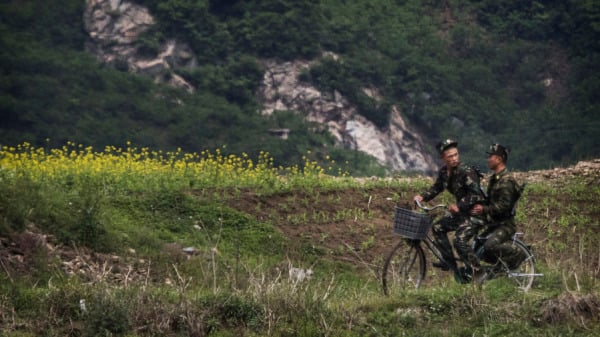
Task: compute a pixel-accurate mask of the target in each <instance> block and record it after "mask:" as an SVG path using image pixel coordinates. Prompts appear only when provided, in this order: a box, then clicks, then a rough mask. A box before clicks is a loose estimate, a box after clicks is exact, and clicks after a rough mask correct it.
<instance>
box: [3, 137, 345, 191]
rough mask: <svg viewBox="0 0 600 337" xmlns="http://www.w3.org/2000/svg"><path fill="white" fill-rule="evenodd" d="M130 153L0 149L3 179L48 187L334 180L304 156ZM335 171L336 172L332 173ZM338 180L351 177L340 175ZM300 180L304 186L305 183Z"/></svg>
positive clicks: (26, 147)
mask: <svg viewBox="0 0 600 337" xmlns="http://www.w3.org/2000/svg"><path fill="white" fill-rule="evenodd" d="M127 145H128V147H127V148H125V149H121V148H117V147H114V146H107V147H105V148H104V150H103V151H100V152H98V151H94V150H93V149H92V147H86V146H83V145H81V144H75V143H73V142H68V143H67V144H66V145H64V146H62V147H61V148H56V149H45V148H42V147H34V146H32V145H31V144H29V143H23V144H20V145H18V146H16V147H6V146H3V147H2V148H1V149H0V170H1V171H2V172H4V174H7V175H4V174H3V175H4V176H14V177H19V176H20V177H27V178H30V179H32V180H33V181H39V182H46V183H56V184H64V183H76V182H78V181H77V180H85V182H87V183H91V182H95V183H99V184H102V185H104V186H112V187H113V188H122V189H132V190H138V189H145V190H147V189H153V188H181V187H194V188H201V187H238V188H244V187H250V186H254V187H256V186H270V188H273V187H275V189H280V188H285V185H295V186H297V184H301V185H307V184H308V185H311V181H313V182H315V183H316V182H317V181H318V182H319V184H320V185H322V184H323V183H324V180H327V179H330V180H333V179H332V178H333V177H332V176H331V175H328V174H326V170H325V169H323V168H321V167H320V166H319V165H318V164H317V163H316V162H315V161H311V160H309V159H308V158H307V157H306V156H305V157H304V166H303V167H298V166H291V167H275V166H274V164H273V158H271V157H270V155H269V153H266V152H261V153H260V154H259V156H258V158H257V160H256V161H255V160H253V159H251V158H250V157H249V156H248V155H247V154H245V153H243V154H241V155H224V154H222V153H221V151H220V150H219V149H217V150H215V151H214V152H210V151H202V152H200V153H185V152H183V151H182V150H181V149H178V150H177V151H171V152H163V151H151V150H149V149H148V148H137V147H134V146H132V145H131V143H128V144H127ZM329 170H331V168H330V169H329ZM337 173H338V175H339V176H342V177H343V176H346V175H347V174H345V173H343V172H337ZM300 180H301V182H300Z"/></svg>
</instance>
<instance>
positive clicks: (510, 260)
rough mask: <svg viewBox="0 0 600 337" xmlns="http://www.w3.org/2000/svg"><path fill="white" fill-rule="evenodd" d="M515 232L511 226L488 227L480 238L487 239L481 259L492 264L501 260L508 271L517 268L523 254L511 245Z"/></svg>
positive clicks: (523, 256)
mask: <svg viewBox="0 0 600 337" xmlns="http://www.w3.org/2000/svg"><path fill="white" fill-rule="evenodd" d="M515 231H516V229H515V226H514V225H512V224H500V225H496V226H491V227H488V228H487V229H486V230H485V231H484V232H483V233H482V236H484V237H487V240H486V241H485V243H484V245H483V253H482V254H481V257H482V259H483V260H484V261H486V262H488V263H492V264H495V263H498V259H501V260H502V262H504V263H506V264H507V265H508V267H509V268H510V269H514V268H516V267H518V266H519V264H520V263H521V262H522V261H523V259H524V258H525V254H524V253H523V251H521V249H519V247H517V246H515V245H513V243H512V238H513V235H514V234H515Z"/></svg>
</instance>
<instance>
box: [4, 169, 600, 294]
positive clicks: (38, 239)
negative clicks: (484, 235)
mask: <svg viewBox="0 0 600 337" xmlns="http://www.w3.org/2000/svg"><path fill="white" fill-rule="evenodd" d="M514 174H515V175H517V177H518V178H519V179H520V180H522V181H527V182H540V181H549V182H551V183H553V184H556V185H557V186H561V185H562V184H565V183H566V182H568V181H569V179H584V181H585V182H586V183H588V184H590V185H592V184H594V185H598V184H600V159H596V160H592V161H582V162H579V163H577V165H574V166H572V167H567V168H556V169H551V170H538V171H530V172H514ZM395 193H397V191H395V190H393V189H392V188H385V187H382V188H372V189H367V188H356V189H346V190H342V191H321V192H319V193H316V194H317V195H318V198H319V200H318V206H315V204H314V203H315V202H316V200H314V199H311V200H309V198H314V194H315V193H314V192H311V195H310V196H309V195H302V194H301V193H294V194H292V193H282V194H278V195H270V196H261V195H257V194H255V193H252V192H246V193H242V195H240V197H239V198H236V200H234V201H232V202H231V204H230V206H231V207H234V208H236V209H238V210H239V211H242V212H245V213H248V214H250V215H252V216H255V217H256V218H257V219H258V220H259V221H261V220H265V219H271V220H272V215H273V214H272V213H273V212H276V213H277V218H278V219H281V220H280V221H279V222H278V223H274V225H275V226H276V227H277V228H278V229H279V230H281V232H282V234H283V235H284V236H285V237H286V238H288V242H289V246H290V247H289V251H290V252H297V253H296V254H298V256H290V258H292V259H294V260H296V261H302V260H303V256H302V255H301V254H302V253H301V252H303V251H306V249H313V250H318V251H319V252H318V253H319V254H322V255H324V256H327V258H331V259H334V260H339V261H342V262H347V263H351V264H352V265H355V266H357V267H360V268H361V269H363V270H366V271H367V272H368V273H371V274H372V275H373V276H377V275H378V270H379V268H380V266H379V265H380V263H381V261H382V259H383V257H384V256H385V255H386V254H387V253H388V252H389V250H390V248H391V246H392V245H393V244H395V243H396V242H397V240H398V237H397V236H396V235H395V234H393V231H392V224H391V222H392V212H393V206H394V205H393V203H392V202H391V201H390V198H391V197H393V196H394V194H395ZM410 197H412V196H408V195H407V196H402V198H405V199H406V200H410V199H409V198H410ZM290 199H293V200H298V202H295V203H290V201H289V200H290ZM306 200H308V201H306ZM340 200H342V204H343V209H340ZM280 205H285V206H286V207H280ZM315 208H318V209H316V210H315ZM340 212H353V214H352V215H351V216H349V214H348V213H346V214H344V215H343V216H338V214H340ZM301 214H310V215H312V216H316V221H317V223H316V224H314V225H304V224H303V225H295V224H293V223H292V222H291V221H290V219H291V218H293V217H295V216H296V217H297V216H299V215H301ZM319 217H322V219H321V220H319ZM164 252H165V254H167V255H168V256H169V257H170V258H173V259H174V260H175V261H177V260H183V259H188V258H194V257H195V254H196V253H197V251H193V250H192V251H190V250H189V249H185V248H183V247H181V246H179V245H178V244H175V243H169V244H167V245H165V248H164ZM319 254H315V255H313V256H316V255H319ZM39 257H47V261H48V262H49V264H50V263H51V264H52V266H56V265H58V266H60V268H61V269H62V271H63V272H65V273H66V274H68V275H80V276H81V277H82V278H83V279H84V280H87V281H88V282H91V283H93V282H100V281H108V282H114V283H118V284H127V283H129V282H148V281H151V282H166V283H169V282H170V281H169V280H168V279H163V280H159V279H153V276H152V275H151V268H150V263H149V262H148V261H146V260H144V259H143V258H138V257H136V253H135V251H133V250H129V251H128V253H127V256H118V255H114V254H100V253H97V252H94V251H92V250H90V249H87V248H83V247H80V248H77V247H69V246H63V245H59V244H57V242H56V240H55V238H54V237H53V236H51V235H48V234H45V233H43V232H41V231H40V230H38V229H37V228H36V227H35V225H34V224H30V225H29V226H28V229H27V230H26V231H24V232H22V233H20V234H18V235H15V236H13V237H11V238H6V237H0V266H1V267H2V268H3V272H5V273H7V274H8V276H9V278H12V277H13V276H16V275H23V274H28V273H33V272H35V270H37V269H39V267H40V266H39V263H40V262H39V261H40V259H39ZM57 261H58V262H57ZM305 263H307V264H313V265H314V264H316V263H318V261H305ZM301 267H308V265H307V266H301Z"/></svg>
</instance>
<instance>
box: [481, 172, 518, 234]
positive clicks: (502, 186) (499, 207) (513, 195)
mask: <svg viewBox="0 0 600 337" xmlns="http://www.w3.org/2000/svg"><path fill="white" fill-rule="evenodd" d="M489 180H490V182H489V184H488V187H487V197H488V198H487V201H486V203H485V204H484V206H483V214H484V215H485V216H487V218H488V220H489V221H491V222H494V223H503V224H514V206H515V204H516V202H517V200H518V199H519V197H520V194H521V187H520V186H519V184H518V183H517V181H516V180H515V178H514V177H512V176H511V175H510V174H509V173H508V169H504V170H502V171H500V172H498V173H494V174H492V175H491V176H490V178H489Z"/></svg>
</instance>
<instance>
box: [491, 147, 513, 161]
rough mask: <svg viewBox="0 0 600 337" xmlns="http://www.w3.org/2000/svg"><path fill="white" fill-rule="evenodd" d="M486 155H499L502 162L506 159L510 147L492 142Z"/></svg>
mask: <svg viewBox="0 0 600 337" xmlns="http://www.w3.org/2000/svg"><path fill="white" fill-rule="evenodd" d="M486 153H487V154H488V155H490V156H491V155H493V154H494V155H496V156H500V157H501V158H502V160H503V161H504V162H506V161H507V160H508V154H509V153H510V149H509V148H507V147H505V146H502V145H500V144H492V145H491V146H490V150H489V151H488V152H486Z"/></svg>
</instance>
